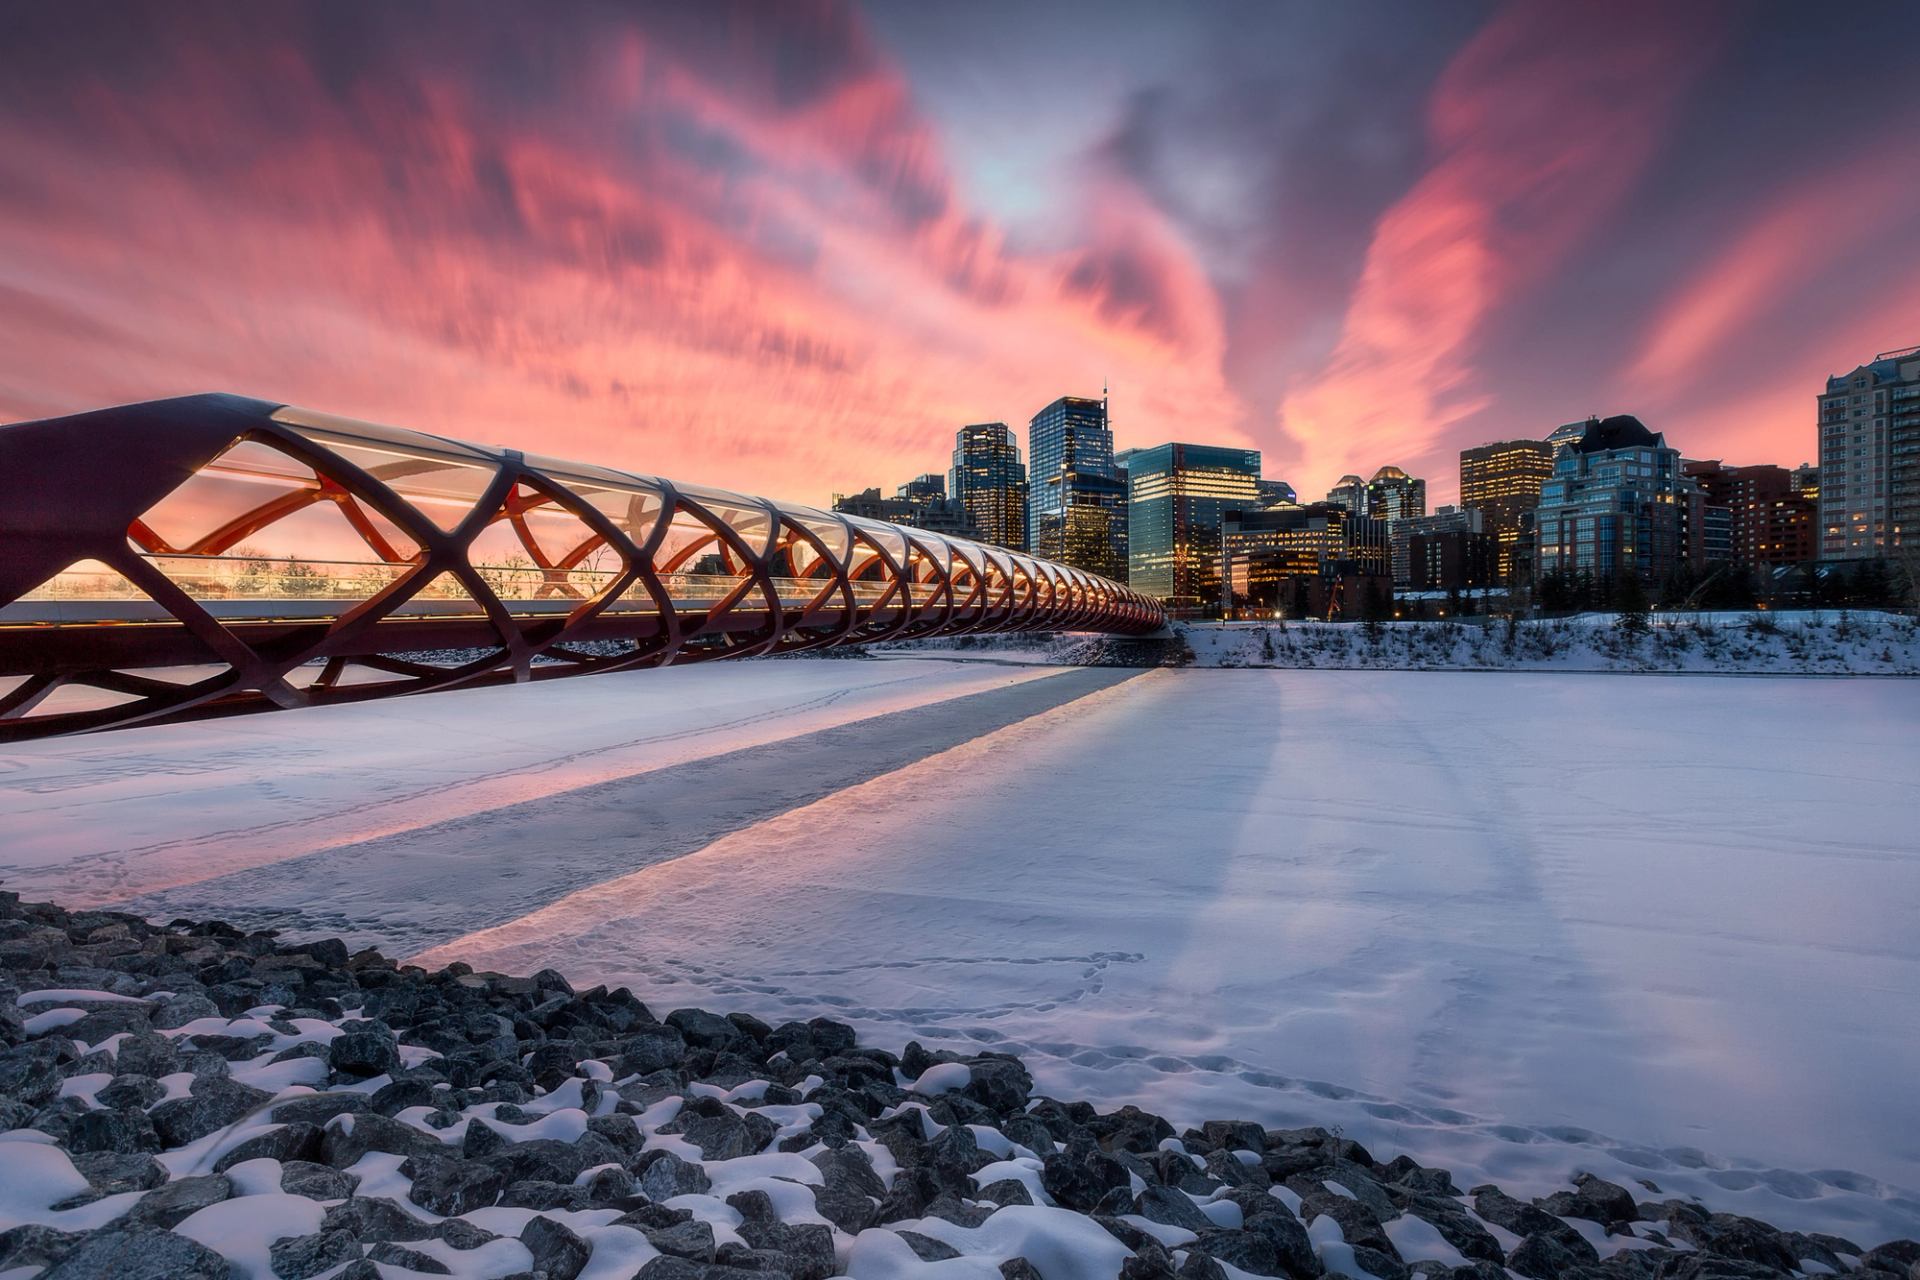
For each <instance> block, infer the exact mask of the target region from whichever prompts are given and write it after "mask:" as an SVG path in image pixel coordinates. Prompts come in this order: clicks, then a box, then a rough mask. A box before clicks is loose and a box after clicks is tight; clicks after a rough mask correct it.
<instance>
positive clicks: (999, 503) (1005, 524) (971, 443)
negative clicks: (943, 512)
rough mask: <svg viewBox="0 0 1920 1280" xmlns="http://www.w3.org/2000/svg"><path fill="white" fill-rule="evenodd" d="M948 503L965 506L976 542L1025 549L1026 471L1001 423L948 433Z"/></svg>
mask: <svg viewBox="0 0 1920 1280" xmlns="http://www.w3.org/2000/svg"><path fill="white" fill-rule="evenodd" d="M947 479H948V481H949V483H948V486H947V487H948V491H949V492H950V493H951V494H952V495H953V501H954V502H957V503H958V504H960V505H961V506H962V507H965V508H966V510H967V513H968V514H969V515H971V516H972V517H973V522H974V524H975V525H976V526H978V528H979V530H980V536H981V538H982V540H984V541H986V542H992V543H996V544H998V545H999V546H1003V547H1011V548H1012V549H1013V550H1015V551H1025V550H1026V549H1027V468H1026V466H1025V464H1023V463H1022V462H1021V461H1020V446H1019V445H1018V444H1016V443H1014V439H1013V432H1012V431H1010V430H1009V429H1008V428H1007V424H1006V423H1004V422H976V423H973V424H972V425H970V426H965V427H962V428H960V429H959V430H958V431H956V432H954V433H953V469H952V470H951V471H949V472H948V473H947Z"/></svg>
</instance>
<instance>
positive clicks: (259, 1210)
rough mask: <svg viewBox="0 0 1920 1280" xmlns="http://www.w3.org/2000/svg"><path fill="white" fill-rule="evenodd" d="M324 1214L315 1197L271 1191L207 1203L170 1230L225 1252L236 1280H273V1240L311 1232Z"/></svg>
mask: <svg viewBox="0 0 1920 1280" xmlns="http://www.w3.org/2000/svg"><path fill="white" fill-rule="evenodd" d="M326 1213H327V1211H326V1207H325V1206H324V1205H322V1204H321V1203H320V1202H319V1201H318V1200H309V1199H307V1198H306V1197H305V1196H293V1195H287V1194H286V1193H284V1192H279V1191H275V1192H270V1193H267V1194H262V1195H248V1196H238V1197H236V1198H234V1199H232V1200H222V1201H221V1202H220V1203H219V1204H210V1205H208V1206H207V1207H206V1208H204V1209H201V1210H199V1211H198V1212H196V1213H194V1214H192V1215H190V1216H189V1217H187V1218H186V1219H184V1220H183V1221H181V1222H180V1223H179V1224H178V1225H177V1226H175V1227H174V1230H175V1231H177V1232H179V1233H180V1234H181V1235H183V1236H186V1237H187V1238H188V1239H190V1240H198V1241H199V1242H200V1243H201V1244H203V1245H205V1246H207V1248H209V1249H212V1250H213V1251H214V1252H215V1253H218V1254H221V1255H222V1256H224V1257H225V1258H226V1259H227V1261H229V1262H231V1263H232V1264H233V1274H234V1276H235V1278H236V1280H240V1278H241V1277H245V1278H246V1280H275V1278H274V1272H273V1265H272V1263H271V1261H269V1256H268V1255H269V1251H270V1250H271V1249H272V1247H273V1242H274V1241H276V1240H279V1239H281V1238H282V1237H284V1236H304V1235H311V1234H313V1233H314V1232H316V1231H318V1230H319V1229H320V1222H321V1219H323V1218H325V1217H326Z"/></svg>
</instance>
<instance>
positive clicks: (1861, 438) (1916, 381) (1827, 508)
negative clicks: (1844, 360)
mask: <svg viewBox="0 0 1920 1280" xmlns="http://www.w3.org/2000/svg"><path fill="white" fill-rule="evenodd" d="M1819 403H1820V410H1819V412H1820V499H1819V502H1820V559H1822V560H1865V559H1874V558H1877V557H1880V556H1884V555H1886V554H1887V553H1888V552H1889V551H1892V550H1893V549H1894V548H1895V547H1897V546H1899V545H1901V541H1902V538H1903V535H1906V534H1907V531H1909V530H1912V529H1913V528H1914V527H1915V526H1916V522H1920V347H1908V348H1905V349H1903V350H1900V351H1886V352H1882V353H1881V354H1879V355H1877V356H1875V357H1874V358H1873V359H1872V360H1871V361H1869V362H1868V363H1866V364H1863V365H1861V366H1860V367H1859V368H1857V369H1855V370H1854V371H1853V372H1852V373H1844V374H1840V375H1838V376H1837V377H1832V378H1828V379H1827V389H1826V391H1825V392H1824V393H1822V395H1821V396H1820V402H1819Z"/></svg>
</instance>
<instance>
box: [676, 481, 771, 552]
mask: <svg viewBox="0 0 1920 1280" xmlns="http://www.w3.org/2000/svg"><path fill="white" fill-rule="evenodd" d="M673 487H674V489H675V490H676V491H678V492H679V493H681V494H684V495H685V496H686V497H688V498H691V499H692V500H693V501H695V502H697V503H699V504H700V505H701V506H703V507H705V508H706V509H707V510H708V511H709V512H711V513H712V514H713V515H714V517H715V518H717V519H719V520H722V521H725V522H726V524H727V526H728V527H729V528H731V529H732V530H733V531H734V532H735V533H737V534H739V535H740V540H741V541H742V542H744V543H745V544H746V545H747V548H748V550H750V551H751V552H752V553H753V554H754V555H756V556H764V555H765V554H766V553H767V551H768V550H769V549H770V547H771V545H772V542H773V516H772V514H771V512H770V511H769V510H768V508H767V507H766V506H765V505H764V504H762V503H760V502H759V501H757V500H756V499H753V498H746V497H742V496H741V495H739V494H737V493H728V492H727V491H726V490H724V489H706V488H702V487H700V486H699V485H690V484H676V485H674V486H673Z"/></svg>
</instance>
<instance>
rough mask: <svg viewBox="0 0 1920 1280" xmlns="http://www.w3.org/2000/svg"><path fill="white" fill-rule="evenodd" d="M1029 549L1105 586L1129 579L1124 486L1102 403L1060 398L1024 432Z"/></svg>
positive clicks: (1036, 415) (1041, 413)
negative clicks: (1113, 580) (1093, 576)
mask: <svg viewBox="0 0 1920 1280" xmlns="http://www.w3.org/2000/svg"><path fill="white" fill-rule="evenodd" d="M1027 458H1028V460H1029V461H1030V462H1031V464H1032V471H1031V473H1030V474H1029V477H1028V482H1027V545H1028V547H1029V548H1030V549H1031V550H1032V552H1033V554H1035V555H1037V556H1044V557H1046V558H1047V559H1049V560H1058V561H1060V562H1061V563H1063V564H1070V565H1073V566H1074V567H1075V568H1078V569H1085V570H1086V571H1087V572H1089V573H1097V574H1101V575H1103V576H1105V577H1109V578H1116V579H1118V578H1123V577H1125V576H1126V572H1127V486H1126V482H1125V481H1124V480H1122V479H1120V477H1119V474H1118V472H1117V471H1116V469H1115V467H1114V464H1113V433H1112V432H1111V431H1109V430H1108V429H1107V405H1106V401H1104V400H1089V399H1086V398H1083V397H1080V396H1062V397H1061V398H1060V399H1058V400H1055V401H1054V402H1053V403H1052V404H1050V405H1048V406H1047V407H1046V408H1044V409H1042V410H1041V411H1040V412H1039V413H1036V414H1034V415H1033V420H1032V422H1030V423H1029V424H1028V427H1027Z"/></svg>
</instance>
